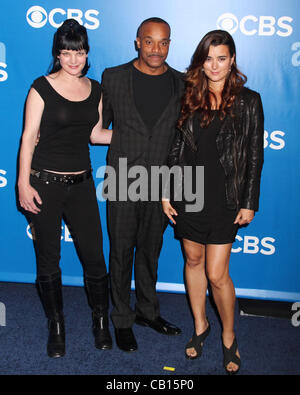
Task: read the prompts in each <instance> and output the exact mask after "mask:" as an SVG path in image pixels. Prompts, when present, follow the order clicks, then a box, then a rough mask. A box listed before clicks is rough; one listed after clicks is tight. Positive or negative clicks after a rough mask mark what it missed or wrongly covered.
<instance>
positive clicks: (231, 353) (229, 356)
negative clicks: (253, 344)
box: [222, 337, 241, 375]
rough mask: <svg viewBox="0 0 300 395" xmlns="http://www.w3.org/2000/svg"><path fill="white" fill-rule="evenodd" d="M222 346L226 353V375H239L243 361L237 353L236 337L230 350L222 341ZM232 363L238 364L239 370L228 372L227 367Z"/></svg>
mask: <svg viewBox="0 0 300 395" xmlns="http://www.w3.org/2000/svg"><path fill="white" fill-rule="evenodd" d="M222 345H223V353H224V368H225V371H226V373H227V374H229V375H234V374H237V372H238V371H239V370H240V367H241V359H240V358H239V357H238V356H237V355H236V352H237V349H238V345H237V341H236V337H235V338H234V340H233V343H232V345H231V347H230V348H227V347H226V346H225V345H224V343H223V341H222ZM230 362H232V363H234V364H236V365H237V366H238V369H237V370H228V369H227V366H228V365H229V364H230Z"/></svg>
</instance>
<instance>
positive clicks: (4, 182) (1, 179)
mask: <svg viewBox="0 0 300 395" xmlns="http://www.w3.org/2000/svg"><path fill="white" fill-rule="evenodd" d="M0 174H3V176H5V175H6V171H5V170H0ZM3 176H0V188H4V187H6V185H7V178H6V177H3Z"/></svg>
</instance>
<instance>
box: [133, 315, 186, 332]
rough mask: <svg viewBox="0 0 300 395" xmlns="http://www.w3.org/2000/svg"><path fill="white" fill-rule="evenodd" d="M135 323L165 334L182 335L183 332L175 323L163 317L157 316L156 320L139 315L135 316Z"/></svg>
mask: <svg viewBox="0 0 300 395" xmlns="http://www.w3.org/2000/svg"><path fill="white" fill-rule="evenodd" d="M135 323H136V324H138V325H142V326H149V327H150V328H152V329H154V330H155V331H157V332H159V333H162V334H163V335H169V336H175V335H180V333H181V329H179V328H177V327H176V326H175V325H173V324H170V323H169V322H168V321H166V320H164V319H163V318H161V317H157V318H155V319H154V320H148V319H147V318H144V317H141V316H139V315H137V316H136V318H135Z"/></svg>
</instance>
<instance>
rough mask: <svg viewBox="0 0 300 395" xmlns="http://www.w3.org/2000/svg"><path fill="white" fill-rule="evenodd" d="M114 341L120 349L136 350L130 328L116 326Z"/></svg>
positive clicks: (135, 343)
mask: <svg viewBox="0 0 300 395" xmlns="http://www.w3.org/2000/svg"><path fill="white" fill-rule="evenodd" d="M115 335H116V342H117V345H118V347H119V348H120V349H121V350H122V351H126V352H132V351H136V350H137V348H138V346H137V342H136V340H135V337H134V333H133V331H132V329H131V328H116V329H115Z"/></svg>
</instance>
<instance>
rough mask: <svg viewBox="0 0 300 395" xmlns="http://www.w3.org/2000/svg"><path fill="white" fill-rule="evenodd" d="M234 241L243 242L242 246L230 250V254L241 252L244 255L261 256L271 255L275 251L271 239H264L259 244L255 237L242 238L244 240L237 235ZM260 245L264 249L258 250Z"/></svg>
mask: <svg viewBox="0 0 300 395" xmlns="http://www.w3.org/2000/svg"><path fill="white" fill-rule="evenodd" d="M236 240H237V241H239V242H243V246H242V247H241V246H239V247H237V248H232V249H231V252H233V253H239V252H243V253H244V254H257V253H259V252H260V253H261V254H263V255H273V254H274V253H275V251H276V249H275V246H274V245H273V243H275V239H274V238H273V237H264V238H262V239H261V242H260V240H259V238H258V237H256V236H244V238H242V237H241V236H239V235H237V236H236ZM260 245H261V246H262V247H264V248H260Z"/></svg>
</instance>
